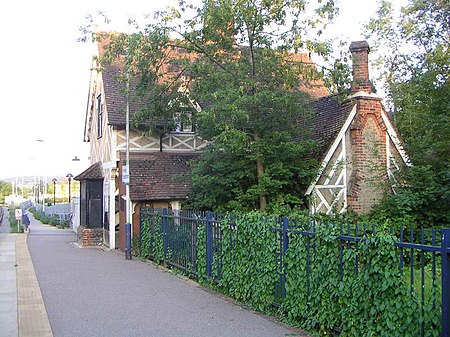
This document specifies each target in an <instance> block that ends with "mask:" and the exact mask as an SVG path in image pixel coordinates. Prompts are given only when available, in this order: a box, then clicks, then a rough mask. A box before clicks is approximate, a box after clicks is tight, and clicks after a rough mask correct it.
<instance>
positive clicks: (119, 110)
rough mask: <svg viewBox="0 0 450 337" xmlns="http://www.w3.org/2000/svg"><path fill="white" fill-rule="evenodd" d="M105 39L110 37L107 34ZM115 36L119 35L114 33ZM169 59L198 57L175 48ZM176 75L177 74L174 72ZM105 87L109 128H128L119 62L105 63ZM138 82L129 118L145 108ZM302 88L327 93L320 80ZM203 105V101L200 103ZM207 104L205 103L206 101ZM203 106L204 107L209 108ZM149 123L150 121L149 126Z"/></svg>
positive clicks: (101, 44) (296, 57) (297, 57)
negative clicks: (111, 126)
mask: <svg viewBox="0 0 450 337" xmlns="http://www.w3.org/2000/svg"><path fill="white" fill-rule="evenodd" d="M104 34H106V35H105V36H108V35H109V34H108V33H104ZM111 34H112V35H115V34H116V33H111ZM109 41H110V39H109V38H105V39H104V40H101V41H98V50H99V54H100V55H102V54H103V53H104V49H105V48H106V47H107V45H108V43H109ZM168 53H169V57H170V56H172V55H173V57H174V58H190V59H193V58H195V57H196V56H195V54H193V53H189V52H186V50H185V49H183V48H173V49H172V50H169V52H168ZM290 57H291V59H292V61H294V62H302V63H304V64H305V65H306V66H309V65H311V66H312V65H313V63H312V61H311V59H310V57H309V56H308V55H307V54H305V53H295V54H294V53H293V54H291V55H290ZM169 67H170V64H167V65H166V68H164V69H165V70H166V73H167V71H168V72H178V71H180V69H174V70H169V69H170V68H169ZM173 74H174V75H177V74H175V73H173ZM102 76H103V85H104V90H105V101H106V106H107V113H108V122H109V124H110V125H113V126H117V127H124V126H125V112H126V100H125V99H126V98H125V92H126V91H125V89H126V82H125V80H124V76H125V74H124V72H123V65H121V63H120V62H117V63H116V64H105V65H104V66H103V71H102ZM137 83H138V80H137V79H132V80H131V81H130V116H131V117H130V118H132V114H133V113H134V112H136V111H139V110H142V109H144V108H145V107H146V98H145V96H141V95H136V87H137ZM299 89H300V90H301V91H303V92H306V93H308V94H309V95H310V96H311V97H313V98H319V97H322V96H325V95H327V94H328V91H327V89H326V88H325V86H324V85H323V82H322V81H321V80H301V83H300V87H299ZM199 103H202V102H199ZM203 103H204V102H203ZM203 103H202V104H201V105H202V106H205V105H207V104H206V103H205V104H203ZM149 123H150V122H149V121H147V123H145V124H146V125H147V124H149Z"/></svg>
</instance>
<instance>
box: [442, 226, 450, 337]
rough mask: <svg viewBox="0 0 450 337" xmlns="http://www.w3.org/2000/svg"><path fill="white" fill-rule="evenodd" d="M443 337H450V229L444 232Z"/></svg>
mask: <svg viewBox="0 0 450 337" xmlns="http://www.w3.org/2000/svg"><path fill="white" fill-rule="evenodd" d="M441 247H442V248H441V249H442V253H441V260H442V280H441V281H442V337H450V228H445V229H443V230H442V246H441Z"/></svg>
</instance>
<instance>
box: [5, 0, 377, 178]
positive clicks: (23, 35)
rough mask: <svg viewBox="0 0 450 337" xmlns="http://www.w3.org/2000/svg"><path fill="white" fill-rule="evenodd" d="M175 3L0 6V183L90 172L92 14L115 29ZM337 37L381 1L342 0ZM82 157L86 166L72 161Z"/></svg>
mask: <svg viewBox="0 0 450 337" xmlns="http://www.w3.org/2000/svg"><path fill="white" fill-rule="evenodd" d="M170 3H173V2H172V1H167V0H166V1H153V0H151V1H150V0H147V1H143V0H126V1H120V2H119V1H111V0H75V1H67V0H66V1H61V0H15V1H2V2H1V3H0V31H1V46H2V48H1V51H0V64H1V66H2V67H1V69H2V70H1V73H0V76H1V77H0V78H1V84H0V102H1V103H0V149H1V152H0V179H5V178H10V177H15V176H17V177H20V176H22V175H26V176H33V175H46V176H48V177H50V178H51V177H52V176H65V175H66V174H67V173H69V172H70V173H72V174H74V175H76V174H78V173H80V172H82V171H83V170H84V169H86V168H87V167H89V165H90V163H89V161H88V156H89V151H88V148H89V144H86V143H83V130H84V118H85V112H86V102H87V94H88V86H89V74H90V65H91V55H92V46H91V45H89V44H82V43H78V42H76V40H77V38H78V37H79V36H80V33H79V30H78V29H79V27H80V26H81V25H83V24H85V22H86V21H85V17H86V15H87V14H88V13H96V12H97V11H98V10H101V11H103V12H105V13H106V14H107V15H108V17H109V18H111V20H112V23H111V25H110V27H111V30H121V29H122V30H123V27H126V23H127V18H128V17H130V15H132V14H134V15H136V16H137V17H141V16H142V15H143V14H148V13H153V12H154V11H155V10H157V9H162V8H164V7H165V6H166V5H168V4H170ZM340 3H341V15H340V17H339V18H338V20H337V22H336V24H335V25H334V28H333V34H334V35H337V36H340V37H341V38H343V39H346V40H348V41H354V40H361V39H362V38H363V37H362V35H361V23H362V22H365V21H366V20H367V19H368V18H369V17H370V16H374V15H375V11H376V8H377V4H376V1H375V0H341V1H340ZM75 156H77V157H78V158H80V159H81V161H80V162H73V161H72V158H74V157H75Z"/></svg>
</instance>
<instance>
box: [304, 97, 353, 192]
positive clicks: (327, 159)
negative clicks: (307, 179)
mask: <svg viewBox="0 0 450 337" xmlns="http://www.w3.org/2000/svg"><path fill="white" fill-rule="evenodd" d="M356 112H357V110H356V104H355V105H354V106H353V109H352V111H351V112H350V115H349V116H348V117H347V120H346V121H345V123H344V125H343V126H342V128H341V130H340V131H339V134H338V135H337V137H336V139H335V140H334V142H333V145H332V146H331V147H330V149H329V150H328V152H327V154H326V156H325V159H324V160H323V161H322V165H321V167H320V169H319V173H318V174H317V177H316V179H315V180H314V182H313V183H311V185H309V187H308V189H307V191H306V193H305V195H310V194H311V192H312V191H313V189H314V186H315V185H316V184H317V182H318V181H319V179H320V177H321V176H322V173H323V171H324V170H325V168H326V167H327V165H328V163H329V162H330V160H331V158H332V157H333V154H334V152H335V151H336V149H337V147H338V146H339V142H340V141H341V140H342V141H345V139H343V137H344V136H345V133H346V132H347V129H348V128H349V126H350V124H351V123H352V121H353V118H355V115H356Z"/></svg>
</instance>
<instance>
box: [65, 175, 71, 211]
mask: <svg viewBox="0 0 450 337" xmlns="http://www.w3.org/2000/svg"><path fill="white" fill-rule="evenodd" d="M66 177H67V179H68V180H69V204H70V182H71V181H72V177H73V175H72V173H67V175H66Z"/></svg>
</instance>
